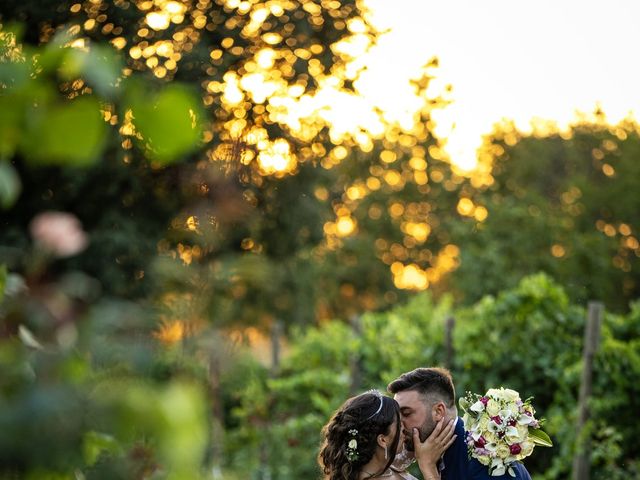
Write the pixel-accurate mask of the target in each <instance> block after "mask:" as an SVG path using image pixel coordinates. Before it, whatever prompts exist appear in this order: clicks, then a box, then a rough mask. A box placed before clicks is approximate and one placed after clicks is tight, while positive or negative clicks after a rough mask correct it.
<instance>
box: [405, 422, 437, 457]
mask: <svg viewBox="0 0 640 480" xmlns="http://www.w3.org/2000/svg"><path fill="white" fill-rule="evenodd" d="M434 428H436V424H435V422H433V421H429V420H427V421H426V422H425V423H423V424H422V425H421V426H420V428H419V429H418V433H419V435H420V441H421V442H424V441H425V440H426V439H427V438H428V437H429V435H431V432H433V429H434ZM404 446H405V448H406V449H407V450H408V451H410V452H414V451H415V445H414V444H413V432H407V431H406V430H405V431H404Z"/></svg>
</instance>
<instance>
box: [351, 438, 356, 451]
mask: <svg viewBox="0 0 640 480" xmlns="http://www.w3.org/2000/svg"><path fill="white" fill-rule="evenodd" d="M349 448H352V449H353V448H358V442H357V441H356V439H355V438H354V439H352V440H349Z"/></svg>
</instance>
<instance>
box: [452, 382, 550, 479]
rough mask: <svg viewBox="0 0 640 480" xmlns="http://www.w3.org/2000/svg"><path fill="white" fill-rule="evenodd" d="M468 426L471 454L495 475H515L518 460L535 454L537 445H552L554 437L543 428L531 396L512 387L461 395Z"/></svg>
mask: <svg viewBox="0 0 640 480" xmlns="http://www.w3.org/2000/svg"><path fill="white" fill-rule="evenodd" d="M459 403H460V407H461V408H462V410H464V417H463V421H464V424H465V428H466V430H467V436H466V443H467V449H468V451H469V457H473V458H475V459H476V460H478V461H479V462H480V463H481V464H483V465H485V466H487V467H489V475H491V476H492V477H495V476H501V475H504V474H505V473H508V474H509V475H511V476H512V477H515V471H514V469H513V466H514V464H515V462H517V461H520V460H522V459H523V458H525V457H528V456H529V455H531V452H533V447H534V446H536V445H540V446H544V447H551V446H552V443H551V439H550V438H549V436H548V435H547V434H546V433H544V432H543V431H542V430H540V426H541V424H542V422H543V421H542V420H540V421H539V420H536V418H535V417H534V414H535V410H534V408H533V406H532V405H531V399H527V400H525V401H524V402H523V401H522V400H521V399H520V394H519V393H518V392H516V391H515V390H510V389H508V388H499V389H497V388H491V389H489V390H488V391H487V393H485V394H484V395H478V394H475V393H470V392H467V394H466V395H465V396H464V397H463V398H461V399H460V402H459Z"/></svg>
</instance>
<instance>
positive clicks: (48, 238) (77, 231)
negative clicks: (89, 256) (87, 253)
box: [29, 212, 89, 257]
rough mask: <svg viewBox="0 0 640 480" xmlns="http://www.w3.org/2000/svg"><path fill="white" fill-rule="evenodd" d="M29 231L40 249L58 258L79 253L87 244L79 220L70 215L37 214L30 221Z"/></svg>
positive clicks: (56, 213)
mask: <svg viewBox="0 0 640 480" xmlns="http://www.w3.org/2000/svg"><path fill="white" fill-rule="evenodd" d="M29 230H30V231H31V236H32V237H33V239H34V240H35V241H36V243H37V244H38V245H39V246H40V247H42V248H43V249H45V250H47V251H49V252H51V253H53V254H54V255H56V256H58V257H70V256H71V255H75V254H77V253H80V252H81V251H82V250H84V249H85V248H86V247H87V244H88V243H89V239H88V238H87V234H86V233H85V232H84V231H83V230H82V225H81V223H80V220H78V219H77V218H76V217H75V216H74V215H72V214H70V213H65V212H43V213H39V214H38V215H36V216H35V217H34V219H33V220H31V223H30V225H29Z"/></svg>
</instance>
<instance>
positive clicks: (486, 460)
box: [476, 455, 491, 467]
mask: <svg viewBox="0 0 640 480" xmlns="http://www.w3.org/2000/svg"><path fill="white" fill-rule="evenodd" d="M476 458H477V460H478V461H479V462H480V463H481V464H482V465H484V466H485V467H486V466H488V465H489V464H490V463H491V458H489V457H488V456H486V455H482V456H479V457H476Z"/></svg>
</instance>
